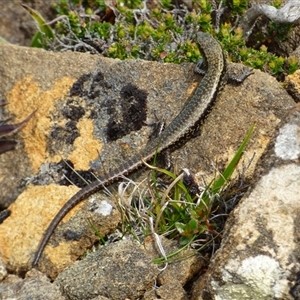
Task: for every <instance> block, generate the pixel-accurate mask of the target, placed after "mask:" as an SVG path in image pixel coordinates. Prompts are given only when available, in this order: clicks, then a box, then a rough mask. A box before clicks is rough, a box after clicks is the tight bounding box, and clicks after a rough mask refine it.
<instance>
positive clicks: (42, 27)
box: [21, 4, 55, 48]
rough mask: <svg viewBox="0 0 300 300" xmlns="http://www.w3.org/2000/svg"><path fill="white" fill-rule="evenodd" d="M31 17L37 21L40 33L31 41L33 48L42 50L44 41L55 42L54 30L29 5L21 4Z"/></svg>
mask: <svg viewBox="0 0 300 300" xmlns="http://www.w3.org/2000/svg"><path fill="white" fill-rule="evenodd" d="M21 5H22V6H23V7H24V8H25V9H26V10H27V11H28V12H29V14H30V15H31V17H32V18H33V20H34V21H35V23H36V25H37V28H38V32H37V33H36V34H35V35H34V37H33V39H32V41H31V45H30V46H31V47H37V48H42V47H43V43H42V41H43V39H45V38H46V39H48V40H53V39H54V38H55V34H54V32H53V30H52V28H51V27H50V26H49V25H47V24H46V23H47V22H46V21H45V20H44V18H43V17H42V16H41V15H40V14H39V13H38V12H37V11H36V10H34V9H32V8H30V7H28V6H27V5H24V4H21Z"/></svg>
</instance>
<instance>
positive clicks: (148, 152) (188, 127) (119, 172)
mask: <svg viewBox="0 0 300 300" xmlns="http://www.w3.org/2000/svg"><path fill="white" fill-rule="evenodd" d="M197 42H198V44H199V47H200V51H201V53H202V55H203V58H204V60H205V62H206V65H207V68H208V70H207V72H206V74H205V76H204V77H203V79H202V80H201V81H200V82H199V83H198V86H197V87H196V88H195V90H194V92H193V94H192V95H191V96H190V98H189V100H188V101H187V103H186V105H185V106H184V107H183V109H182V110H181V112H180V113H179V114H178V115H177V116H176V117H175V119H174V120H173V121H172V122H171V123H170V124H169V126H168V127H167V128H166V129H165V130H164V131H163V132H162V133H161V134H160V135H159V137H157V138H156V139H154V140H152V141H151V142H150V143H149V144H148V145H147V147H146V148H145V149H144V150H143V151H142V152H141V155H140V156H136V157H134V158H132V159H129V160H128V161H127V162H125V163H124V164H122V165H120V166H119V167H118V168H116V169H114V170H112V171H111V172H109V173H108V174H107V175H105V176H103V177H100V178H98V180H96V181H93V182H92V183H90V184H89V185H87V186H86V187H84V188H82V189H81V190H79V191H78V192H77V193H76V194H75V195H74V196H72V197H71V198H70V199H69V200H68V201H67V202H66V204H64V206H63V207H62V208H61V209H60V210H59V212H58V213H57V214H56V216H55V217H54V219H53V220H52V221H51V223H50V225H49V226H48V228H47V230H46V232H45V234H44V236H43V239H42V241H41V243H40V245H39V248H38V250H37V252H36V253H35V257H34V261H33V265H34V266H35V265H37V263H38V261H39V259H40V257H41V255H42V252H43V250H44V248H45V246H46V244H47V243H48V241H49V239H50V237H51V235H52V233H53V231H54V230H55V228H56V227H57V225H58V224H59V223H60V221H61V220H62V218H63V217H64V216H65V215H66V214H67V213H68V212H69V211H70V210H71V209H72V208H73V207H74V206H76V205H77V204H78V203H79V202H81V201H82V200H84V199H86V198H87V197H89V196H90V195H92V194H93V193H95V192H97V191H99V190H101V189H103V187H104V186H108V185H110V184H112V183H113V182H115V181H117V180H119V179H120V178H121V177H122V176H124V175H125V176H126V175H128V174H129V173H131V172H132V171H134V170H136V169H138V168H140V167H141V166H142V165H143V161H149V160H150V159H152V158H153V157H154V156H155V155H156V154H157V153H159V152H161V151H163V150H165V149H167V148H171V147H172V146H174V145H176V144H177V143H180V141H181V140H182V139H186V138H188V137H189V136H190V135H191V134H192V133H194V129H195V127H197V126H199V125H200V124H201V123H202V122H203V120H204V119H205V117H206V116H207V114H208V113H209V112H210V110H211V108H212V106H213V104H214V102H215V100H216V96H217V93H218V91H219V89H220V87H221V85H222V81H223V77H224V75H225V73H226V60H225V57H224V54H223V51H222V48H221V46H220V44H219V43H218V42H217V41H216V40H215V39H214V38H213V37H212V36H211V35H210V34H207V33H203V32H199V33H198V34H197Z"/></svg>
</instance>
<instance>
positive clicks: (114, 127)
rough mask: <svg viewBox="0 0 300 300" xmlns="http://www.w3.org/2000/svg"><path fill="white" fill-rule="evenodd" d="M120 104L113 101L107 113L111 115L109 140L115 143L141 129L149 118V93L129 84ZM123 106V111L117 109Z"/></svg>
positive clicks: (122, 94)
mask: <svg viewBox="0 0 300 300" xmlns="http://www.w3.org/2000/svg"><path fill="white" fill-rule="evenodd" d="M120 96H121V99H120V103H118V101H111V102H110V103H109V105H107V113H108V114H109V115H110V118H109V122H108V124H107V130H106V134H107V140H108V141H115V140H117V139H119V138H121V137H123V136H124V135H126V134H128V133H130V132H131V131H137V130H139V129H141V127H142V126H143V125H144V123H145V121H146V118H147V96H148V93H147V92H146V91H144V90H141V89H139V88H137V87H136V86H134V85H133V84H130V83H129V84H127V85H126V86H124V87H123V88H122V90H121V92H120ZM119 105H120V106H121V111H118V110H117V109H116V108H117V107H118V106H119Z"/></svg>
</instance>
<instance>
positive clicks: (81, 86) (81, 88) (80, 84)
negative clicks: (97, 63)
mask: <svg viewBox="0 0 300 300" xmlns="http://www.w3.org/2000/svg"><path fill="white" fill-rule="evenodd" d="M90 78H91V74H89V73H88V74H84V75H82V76H80V77H79V79H78V80H77V81H76V82H75V83H74V84H73V86H72V87H71V89H70V96H71V97H74V96H78V97H82V96H84V95H85V94H86V88H85V83H86V82H88V81H89V80H90Z"/></svg>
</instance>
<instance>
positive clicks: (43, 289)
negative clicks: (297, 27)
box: [0, 269, 66, 300]
mask: <svg viewBox="0 0 300 300" xmlns="http://www.w3.org/2000/svg"><path fill="white" fill-rule="evenodd" d="M0 299H1V300H8V299H15V300H25V299H35V300H53V299H57V300H65V299H66V298H65V297H63V296H62V295H61V293H60V291H59V288H58V287H57V286H55V285H54V284H52V283H50V280H49V279H48V278H47V276H46V275H44V274H43V273H41V272H39V271H37V270H34V269H33V270H32V271H30V272H28V273H27V274H26V277H25V279H23V280H21V279H20V278H17V277H16V276H14V275H9V276H8V277H7V278H6V279H5V280H4V281H2V282H0Z"/></svg>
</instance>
